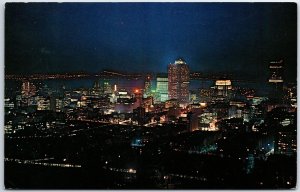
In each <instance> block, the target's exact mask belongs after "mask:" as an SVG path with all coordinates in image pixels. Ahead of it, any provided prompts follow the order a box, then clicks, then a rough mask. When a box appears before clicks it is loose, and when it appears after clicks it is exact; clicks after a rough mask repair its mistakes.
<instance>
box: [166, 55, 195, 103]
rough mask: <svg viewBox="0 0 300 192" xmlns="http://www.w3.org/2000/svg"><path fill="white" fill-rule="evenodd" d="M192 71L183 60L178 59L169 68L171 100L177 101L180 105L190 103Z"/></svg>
mask: <svg viewBox="0 0 300 192" xmlns="http://www.w3.org/2000/svg"><path fill="white" fill-rule="evenodd" d="M189 83H190V70H189V67H188V65H187V64H186V62H185V61H184V60H183V59H177V60H176V61H175V63H174V64H169V66H168V93H169V99H177V100H178V102H179V103H180V104H183V105H186V104H188V103H189Z"/></svg>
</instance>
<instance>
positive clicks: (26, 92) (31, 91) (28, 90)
mask: <svg viewBox="0 0 300 192" xmlns="http://www.w3.org/2000/svg"><path fill="white" fill-rule="evenodd" d="M21 93H22V96H23V97H30V96H33V95H35V94H36V86H35V85H34V84H33V83H30V82H29V81H25V82H23V83H22V90H21Z"/></svg>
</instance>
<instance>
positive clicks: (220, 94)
mask: <svg viewBox="0 0 300 192" xmlns="http://www.w3.org/2000/svg"><path fill="white" fill-rule="evenodd" d="M231 90H232V85H231V80H228V79H223V80H217V81H216V83H215V91H216V96H217V98H230V95H231Z"/></svg>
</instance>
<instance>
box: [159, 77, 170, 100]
mask: <svg viewBox="0 0 300 192" xmlns="http://www.w3.org/2000/svg"><path fill="white" fill-rule="evenodd" d="M156 92H157V94H158V95H159V101H160V102H165V101H167V100H168V99H169V96H168V75H167V74H158V75H157V77H156Z"/></svg>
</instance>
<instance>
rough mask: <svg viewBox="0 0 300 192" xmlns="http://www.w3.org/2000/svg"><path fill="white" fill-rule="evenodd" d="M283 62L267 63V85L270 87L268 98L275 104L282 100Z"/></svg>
mask: <svg viewBox="0 0 300 192" xmlns="http://www.w3.org/2000/svg"><path fill="white" fill-rule="evenodd" d="M283 65H284V62H283V60H282V59H281V60H279V61H271V62H270V63H269V72H270V75H269V84H270V85H271V91H270V98H271V99H272V100H275V101H277V102H280V103H281V102H282V99H283Z"/></svg>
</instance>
